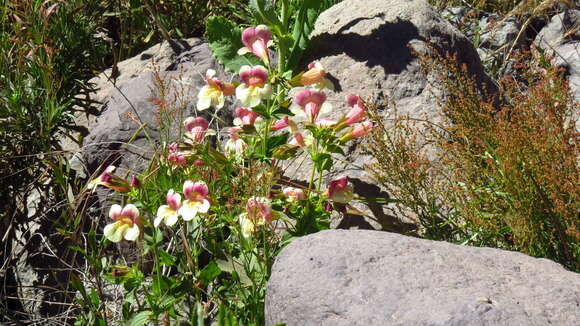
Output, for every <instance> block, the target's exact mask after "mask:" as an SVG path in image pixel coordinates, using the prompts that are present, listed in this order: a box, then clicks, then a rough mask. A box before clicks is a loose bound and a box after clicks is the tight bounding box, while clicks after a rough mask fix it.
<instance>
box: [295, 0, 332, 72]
mask: <svg viewBox="0 0 580 326" xmlns="http://www.w3.org/2000/svg"><path fill="white" fill-rule="evenodd" d="M324 8H325V7H324V1H320V0H304V1H302V6H301V7H300V9H299V10H298V14H297V15H296V19H295V22H294V28H293V30H292V38H293V39H294V45H293V47H292V52H291V53H290V57H289V61H288V66H287V69H294V68H295V67H296V66H297V65H298V63H299V62H300V58H301V57H302V53H304V50H305V49H306V47H307V46H308V42H309V41H310V33H312V31H313V30H314V23H315V22H316V18H318V15H320V13H321V11H322V10H324Z"/></svg>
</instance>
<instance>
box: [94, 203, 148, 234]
mask: <svg viewBox="0 0 580 326" xmlns="http://www.w3.org/2000/svg"><path fill="white" fill-rule="evenodd" d="M109 217H110V218H111V219H113V221H115V222H113V223H111V224H107V225H106V226H105V229H104V230H103V233H104V235H105V237H106V238H107V239H109V241H111V242H119V241H121V240H122V239H125V240H127V241H135V240H137V238H138V237H139V234H140V230H139V210H138V209H137V207H135V205H133V204H129V205H126V206H125V207H123V208H121V206H120V205H117V204H114V205H113V206H111V209H110V210H109Z"/></svg>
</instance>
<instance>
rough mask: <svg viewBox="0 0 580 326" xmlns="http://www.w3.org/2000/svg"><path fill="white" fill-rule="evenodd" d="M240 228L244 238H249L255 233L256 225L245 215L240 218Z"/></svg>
mask: <svg viewBox="0 0 580 326" xmlns="http://www.w3.org/2000/svg"><path fill="white" fill-rule="evenodd" d="M239 219H240V228H241V230H242V235H243V236H244V238H249V237H251V236H252V234H253V233H254V223H253V222H252V221H251V220H250V219H248V218H246V217H245V214H241V215H240V217H239Z"/></svg>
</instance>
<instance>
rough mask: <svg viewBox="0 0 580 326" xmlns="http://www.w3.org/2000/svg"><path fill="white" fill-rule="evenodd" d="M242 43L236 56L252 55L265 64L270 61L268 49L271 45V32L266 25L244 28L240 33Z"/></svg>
mask: <svg viewBox="0 0 580 326" xmlns="http://www.w3.org/2000/svg"><path fill="white" fill-rule="evenodd" d="M242 43H244V47H243V48H241V49H239V50H238V55H244V54H246V53H252V54H253V55H255V56H257V57H258V58H260V59H262V60H264V62H266V63H268V62H269V61H270V59H269V56H268V47H270V46H272V45H273V42H272V32H270V30H269V29H268V27H267V26H266V25H258V26H256V27H255V28H252V27H250V28H246V29H245V30H244V31H243V32H242Z"/></svg>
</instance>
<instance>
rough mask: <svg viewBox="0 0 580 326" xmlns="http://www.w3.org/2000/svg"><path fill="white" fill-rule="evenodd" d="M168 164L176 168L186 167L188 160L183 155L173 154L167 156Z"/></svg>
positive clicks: (179, 153)
mask: <svg viewBox="0 0 580 326" xmlns="http://www.w3.org/2000/svg"><path fill="white" fill-rule="evenodd" d="M167 162H168V163H169V164H170V165H174V166H184V165H185V163H187V159H186V157H185V155H184V154H183V153H181V152H173V153H169V154H168V155H167Z"/></svg>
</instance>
